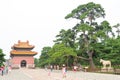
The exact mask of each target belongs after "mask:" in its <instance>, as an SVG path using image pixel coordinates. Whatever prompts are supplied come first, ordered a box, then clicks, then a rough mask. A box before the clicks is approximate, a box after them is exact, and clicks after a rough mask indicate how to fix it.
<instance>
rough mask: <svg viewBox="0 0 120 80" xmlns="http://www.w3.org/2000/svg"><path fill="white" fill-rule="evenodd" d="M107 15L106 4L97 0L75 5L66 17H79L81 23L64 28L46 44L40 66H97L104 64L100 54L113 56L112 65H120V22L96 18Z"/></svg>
mask: <svg viewBox="0 0 120 80" xmlns="http://www.w3.org/2000/svg"><path fill="white" fill-rule="evenodd" d="M104 17H105V10H104V8H103V7H102V6H101V5H100V4H96V3H94V2H89V3H87V4H82V5H79V6H78V7H77V8H75V9H73V10H72V11H71V12H70V13H69V14H68V15H66V16H65V19H69V18H72V19H77V20H78V23H76V25H75V26H73V27H72V28H71V29H68V30H65V29H61V30H60V32H59V34H58V35H56V39H55V40H54V45H53V46H52V47H49V46H46V47H43V49H42V51H41V56H40V58H39V61H38V62H39V66H41V67H44V66H45V65H48V64H58V65H62V64H66V65H67V66H72V65H77V64H81V65H89V68H90V69H96V66H100V65H101V64H100V63H99V60H100V59H101V58H102V59H105V60H110V61H111V62H112V65H120V36H119V33H120V30H119V24H117V25H114V26H111V25H110V23H109V22H108V21H107V20H103V21H101V22H100V23H98V22H97V19H98V18H104ZM113 28H116V32H115V31H113ZM116 33H117V34H116Z"/></svg>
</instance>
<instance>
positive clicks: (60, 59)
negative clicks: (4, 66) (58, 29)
mask: <svg viewBox="0 0 120 80" xmlns="http://www.w3.org/2000/svg"><path fill="white" fill-rule="evenodd" d="M49 56H50V58H49V59H48V60H49V61H50V63H51V64H64V63H66V64H67V62H66V60H67V59H68V58H69V59H70V57H76V56H77V55H76V53H75V52H74V50H73V49H72V48H71V47H66V46H65V45H64V44H55V45H54V46H53V47H52V49H51V50H50V53H49ZM69 59H68V61H69Z"/></svg>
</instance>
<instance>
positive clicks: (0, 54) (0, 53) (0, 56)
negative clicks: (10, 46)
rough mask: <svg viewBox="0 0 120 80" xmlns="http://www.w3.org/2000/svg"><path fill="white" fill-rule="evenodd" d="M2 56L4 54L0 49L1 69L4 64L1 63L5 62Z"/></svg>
mask: <svg viewBox="0 0 120 80" xmlns="http://www.w3.org/2000/svg"><path fill="white" fill-rule="evenodd" d="M4 56H5V54H4V53H3V51H2V49H0V67H1V66H2V65H4V64H3V62H5V58H4Z"/></svg>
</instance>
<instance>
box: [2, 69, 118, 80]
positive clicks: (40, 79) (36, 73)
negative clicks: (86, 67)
mask: <svg viewBox="0 0 120 80" xmlns="http://www.w3.org/2000/svg"><path fill="white" fill-rule="evenodd" d="M0 80H120V75H113V74H100V73H89V72H73V71H67V77H66V78H62V71H61V70H53V71H52V72H50V70H47V71H46V70H44V69H17V70H12V72H11V73H10V74H8V75H4V76H0Z"/></svg>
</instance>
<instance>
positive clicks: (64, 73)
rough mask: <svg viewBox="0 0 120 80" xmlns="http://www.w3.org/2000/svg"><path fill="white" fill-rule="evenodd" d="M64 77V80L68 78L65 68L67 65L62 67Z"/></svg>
mask: <svg viewBox="0 0 120 80" xmlns="http://www.w3.org/2000/svg"><path fill="white" fill-rule="evenodd" d="M62 75H63V78H66V66H65V64H63V66H62Z"/></svg>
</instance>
